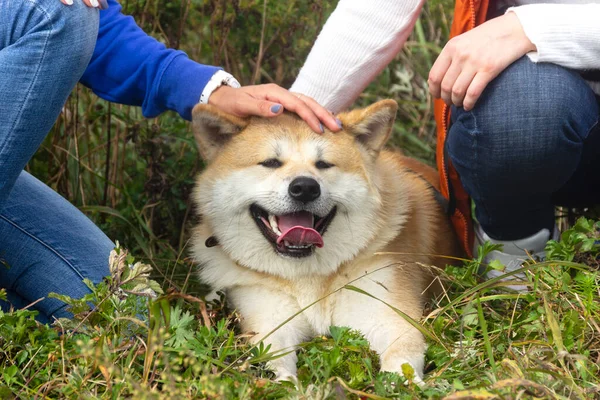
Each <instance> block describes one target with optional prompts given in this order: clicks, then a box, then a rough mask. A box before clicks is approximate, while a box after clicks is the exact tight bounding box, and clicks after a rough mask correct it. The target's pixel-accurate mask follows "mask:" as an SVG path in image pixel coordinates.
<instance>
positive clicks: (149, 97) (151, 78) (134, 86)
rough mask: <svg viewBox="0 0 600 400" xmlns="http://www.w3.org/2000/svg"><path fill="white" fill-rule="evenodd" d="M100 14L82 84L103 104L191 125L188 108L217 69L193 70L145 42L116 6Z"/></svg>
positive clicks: (175, 54)
mask: <svg viewBox="0 0 600 400" xmlns="http://www.w3.org/2000/svg"><path fill="white" fill-rule="evenodd" d="M108 4H109V7H108V9H106V10H104V11H100V29H99V31H98V40H97V42H96V49H95V50H94V54H93V56H92V60H91V61H90V64H89V65H88V67H87V69H86V71H85V73H84V75H83V77H82V78H81V83H83V84H84V85H86V86H87V87H89V88H91V89H92V90H93V91H94V93H96V94H97V95H98V96H100V97H102V98H103V99H106V100H109V101H112V102H116V103H122V104H129V105H136V106H141V107H142V112H143V114H144V116H145V117H148V118H151V117H155V116H157V115H158V114H160V113H162V112H163V111H165V110H174V111H177V112H178V113H179V115H181V116H182V117H183V118H185V119H187V120H189V119H191V111H192V108H193V107H194V106H195V105H196V104H197V103H198V101H199V100H200V94H202V90H203V89H204V86H206V84H207V83H208V81H209V80H210V78H211V77H212V76H213V74H214V73H215V72H216V71H217V70H219V69H220V68H217V67H213V66H208V65H202V64H198V63H196V62H194V61H192V60H190V59H189V58H188V57H187V55H186V54H185V53H184V52H182V51H178V50H173V49H167V48H166V47H165V45H163V44H162V43H160V42H159V41H157V40H155V39H154V38H152V37H150V36H148V35H147V34H146V33H144V32H143V31H142V30H141V29H140V27H138V26H137V25H136V23H135V21H134V20H133V18H132V17H130V16H125V15H123V14H122V13H121V6H120V4H119V3H118V2H117V1H116V0H108Z"/></svg>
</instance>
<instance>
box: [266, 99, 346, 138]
mask: <svg viewBox="0 0 600 400" xmlns="http://www.w3.org/2000/svg"><path fill="white" fill-rule="evenodd" d="M274 95H276V96H277V97H276V98H277V99H278V100H279V101H280V102H281V104H283V106H284V107H285V109H286V110H288V111H292V112H294V113H296V114H298V116H299V117H300V118H302V119H303V120H304V121H305V122H306V123H307V124H308V126H310V128H311V129H312V130H313V131H315V132H316V133H323V132H325V129H324V128H323V124H322V123H321V119H320V118H319V116H318V115H317V114H316V113H315V112H314V111H313V109H312V108H311V107H310V106H309V105H308V104H307V103H306V102H305V101H304V100H305V98H306V96H304V95H302V94H294V93H290V92H288V91H287V90H285V89H284V92H283V93H273V94H271V93H269V96H268V97H269V99H271V100H273V98H272V96H274ZM319 107H321V106H319ZM321 115H322V116H324V115H326V116H327V119H333V121H334V129H335V130H336V131H339V130H340V128H339V127H338V126H337V123H336V122H335V118H333V117H332V116H331V115H329V114H328V113H327V111H325V114H321ZM330 122H331V121H330ZM327 127H328V128H329V126H327Z"/></svg>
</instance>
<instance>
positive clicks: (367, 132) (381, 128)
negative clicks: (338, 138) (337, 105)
mask: <svg viewBox="0 0 600 400" xmlns="http://www.w3.org/2000/svg"><path fill="white" fill-rule="evenodd" d="M397 111H398V103H396V101H395V100H390V99H388V100H381V101H378V102H377V103H375V104H373V105H371V106H369V107H367V108H362V109H359V110H353V111H350V112H348V113H344V114H340V115H339V118H340V120H341V121H342V125H343V127H344V130H345V131H346V132H348V133H350V134H351V135H353V136H354V137H355V138H356V141H357V142H359V143H361V144H362V145H364V146H365V147H366V148H367V149H368V150H369V152H370V153H371V154H373V155H374V156H376V155H377V154H379V151H381V149H382V148H383V146H384V145H385V143H386V142H387V141H388V139H389V137H390V135H391V134H392V128H393V126H394V121H395V120H396V112H397Z"/></svg>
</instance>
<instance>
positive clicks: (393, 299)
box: [192, 100, 458, 379]
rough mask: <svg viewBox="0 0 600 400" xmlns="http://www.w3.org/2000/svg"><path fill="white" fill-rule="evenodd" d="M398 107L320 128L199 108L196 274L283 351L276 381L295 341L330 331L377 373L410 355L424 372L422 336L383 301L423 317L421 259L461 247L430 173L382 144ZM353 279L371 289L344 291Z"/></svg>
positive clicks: (375, 108)
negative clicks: (339, 127) (367, 355)
mask: <svg viewBox="0 0 600 400" xmlns="http://www.w3.org/2000/svg"><path fill="white" fill-rule="evenodd" d="M396 110H397V104H396V102H395V101H393V100H384V101H380V102H378V103H376V104H374V105H372V106H370V107H368V108H365V109H361V110H355V111H351V112H348V113H344V114H341V115H339V118H340V120H341V121H342V124H343V131H341V132H338V133H332V132H325V133H324V134H322V135H318V134H315V133H314V132H313V131H312V130H311V129H310V128H309V127H308V125H307V124H305V123H304V122H303V121H302V120H301V119H300V118H299V117H297V116H295V115H292V114H289V113H288V114H284V115H281V116H278V117H275V118H269V119H266V118H252V119H248V120H244V119H240V118H237V117H235V116H232V115H227V114H224V113H222V112H220V111H218V110H217V109H215V108H213V107H211V106H207V105H198V106H196V108H195V109H194V112H193V127H194V134H195V137H196V141H197V143H198V146H199V149H200V153H201V155H202V156H203V157H204V159H205V160H207V161H208V166H207V167H206V169H205V171H204V172H203V173H202V174H201V175H200V176H199V178H198V180H197V186H196V189H195V192H194V194H193V196H194V197H193V198H194V201H195V203H196V206H197V207H198V211H199V213H200V214H201V218H202V220H201V223H200V225H199V226H197V227H196V229H195V230H194V231H193V235H192V246H193V254H194V257H195V259H196V261H197V262H198V263H199V264H200V266H201V268H200V277H201V279H202V281H204V282H206V283H208V284H210V285H211V286H212V287H213V288H215V289H225V290H226V291H227V296H228V300H229V301H230V302H231V304H232V305H233V306H234V307H235V308H236V309H237V310H238V311H239V313H240V315H241V317H242V322H241V325H242V329H243V331H244V332H246V333H254V337H253V339H252V340H253V341H254V342H257V341H260V340H262V339H263V338H265V340H264V341H265V344H271V350H273V351H287V352H288V353H287V354H286V355H285V356H283V357H281V358H277V359H275V360H273V361H272V362H271V365H272V367H273V368H274V369H275V372H276V375H277V377H278V378H279V379H285V378H290V377H293V376H295V374H296V361H297V357H296V354H295V352H294V349H295V347H296V346H297V345H298V344H300V343H301V342H302V341H305V340H307V339H310V338H311V337H313V336H316V335H326V334H328V333H329V327H330V326H332V325H337V326H348V327H351V328H353V329H356V330H358V331H360V332H362V333H363V334H364V336H365V337H366V339H367V340H368V341H369V343H370V345H371V348H372V349H373V350H375V351H376V352H378V353H379V354H380V355H381V367H382V369H383V370H386V371H394V372H399V373H401V367H402V364H404V363H409V364H410V365H411V366H412V367H413V369H414V370H415V372H416V375H418V377H419V378H420V377H422V374H423V364H424V352H425V340H424V338H423V336H422V334H421V332H419V330H417V329H416V328H415V327H413V326H412V325H411V324H410V323H409V322H407V320H406V319H405V318H403V317H402V316H400V315H399V313H397V312H395V311H394V310H393V309H392V308H391V307H390V306H393V307H396V308H397V309H399V310H401V311H402V312H404V313H406V314H407V315H408V316H410V317H411V318H413V319H419V318H420V317H421V316H422V313H423V306H424V300H425V294H424V293H425V291H426V288H427V287H428V285H429V284H430V282H431V281H432V277H433V275H432V274H431V273H430V271H429V270H428V267H427V266H429V265H435V266H438V267H443V266H444V265H445V260H443V259H441V258H438V257H436V256H435V255H445V256H455V255H457V254H458V250H457V249H458V246H457V242H456V240H455V236H454V233H453V231H452V229H451V227H450V224H449V221H448V219H447V218H446V216H445V214H444V212H443V211H442V207H441V206H440V204H439V203H438V202H437V201H436V200H435V189H434V188H433V187H432V185H433V186H437V182H438V180H437V179H438V178H437V173H436V172H435V170H433V169H432V168H430V167H427V166H425V165H423V164H421V163H419V162H417V161H416V160H412V159H409V158H406V157H404V156H402V155H401V154H399V153H398V152H393V151H387V150H382V148H383V146H384V144H385V143H386V141H387V139H388V137H389V136H390V133H391V131H392V126H393V123H394V120H395V115H396ZM376 253H383V254H376ZM396 253H397V254H396ZM347 284H351V285H352V286H354V287H358V288H359V289H360V290H362V291H364V292H366V293H368V294H369V295H370V296H372V297H370V296H369V295H365V294H364V293H361V292H359V291H356V290H349V289H341V290H340V288H342V287H344V285H347ZM319 299H320V300H319ZM317 300H318V301H317ZM313 303H314V304H313ZM311 304H312V305H311ZM308 306H310V307H308ZM305 307H307V308H306V309H305V310H304V311H302V312H300V311H301V310H302V309H303V308H305ZM296 313H298V315H297V316H296V317H294V318H292V319H291V320H290V321H288V322H287V323H285V324H283V325H282V326H281V327H279V328H278V329H275V328H277V327H278V326H279V325H280V324H282V323H283V322H284V321H286V320H287V319H288V318H290V317H291V316H293V315H294V314H296ZM265 336H266V337H265Z"/></svg>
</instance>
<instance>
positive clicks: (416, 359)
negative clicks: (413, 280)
mask: <svg viewBox="0 0 600 400" xmlns="http://www.w3.org/2000/svg"><path fill="white" fill-rule="evenodd" d="M377 275H380V276H379V277H378V276H377ZM380 279H381V280H380ZM384 279H388V281H389V278H388V277H386V276H385V274H384V273H380V274H373V276H371V277H369V278H363V279H361V280H360V281H358V282H356V283H355V286H357V287H359V288H360V289H362V290H364V291H365V292H366V293H369V294H370V295H372V296H374V297H375V298H372V297H370V296H367V295H365V294H362V293H358V292H355V291H352V290H344V291H342V292H340V293H339V299H338V300H337V305H338V306H337V307H336V310H335V314H334V324H335V325H338V326H348V327H350V328H352V329H356V330H358V331H360V332H361V333H362V334H363V335H364V336H365V338H366V339H367V340H368V341H369V344H370V346H371V349H372V350H374V351H376V352H377V353H378V354H379V355H380V357H381V369H382V370H383V371H389V372H396V373H398V374H400V375H403V373H402V365H403V364H405V363H408V364H409V365H410V366H411V367H412V368H413V370H414V371H415V381H417V382H421V380H422V378H423V366H424V354H425V348H426V347H425V340H424V338H423V335H422V334H421V332H419V331H418V330H417V329H416V328H414V327H413V326H412V325H411V324H409V323H408V322H407V321H406V320H405V319H404V318H403V317H401V316H400V315H398V313H396V312H395V311H394V310H393V309H392V308H390V307H389V306H388V305H386V304H385V303H388V304H393V305H395V306H396V307H399V305H398V303H397V301H395V299H397V298H398V297H399V296H397V295H393V294H392V292H391V291H390V290H393V289H392V288H391V287H386V286H385V285H382V284H381V282H385V280H384ZM408 290H409V291H410V290H411V289H408ZM405 298H406V302H405V303H404V304H402V305H401V306H400V307H399V308H400V309H401V310H402V311H403V312H405V313H407V314H408V315H412V316H413V318H418V317H419V316H420V315H421V313H422V311H421V305H420V303H421V302H420V293H418V292H416V293H415V294H414V295H411V296H406V297H405ZM384 302H385V303H384Z"/></svg>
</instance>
